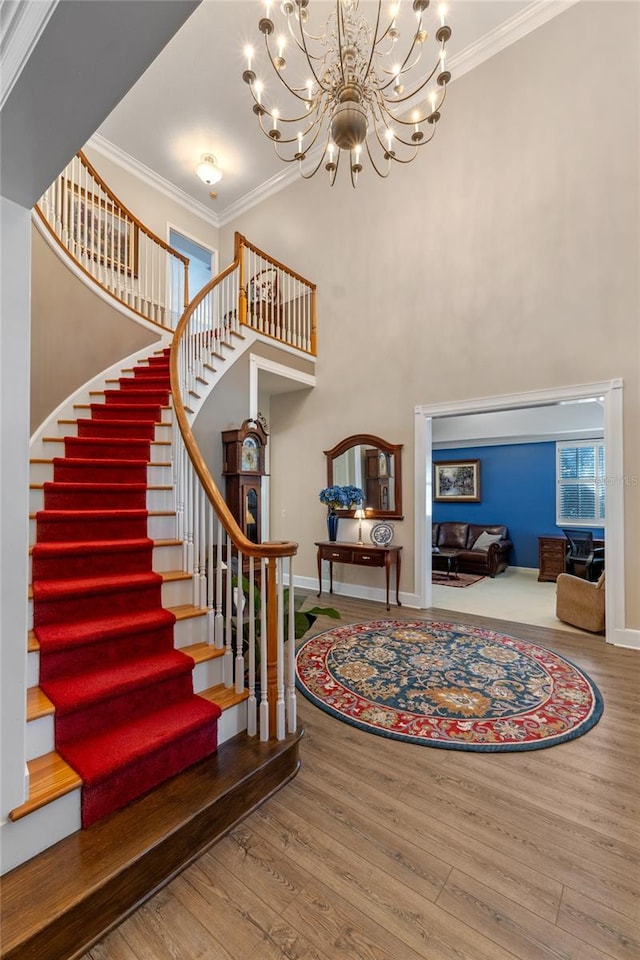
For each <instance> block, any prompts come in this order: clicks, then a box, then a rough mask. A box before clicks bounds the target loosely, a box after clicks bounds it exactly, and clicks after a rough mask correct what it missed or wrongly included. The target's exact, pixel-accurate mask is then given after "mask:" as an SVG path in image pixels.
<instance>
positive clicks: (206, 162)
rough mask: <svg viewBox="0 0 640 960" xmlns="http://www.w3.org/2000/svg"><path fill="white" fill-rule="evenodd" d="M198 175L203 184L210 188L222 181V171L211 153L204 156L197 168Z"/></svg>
mask: <svg viewBox="0 0 640 960" xmlns="http://www.w3.org/2000/svg"><path fill="white" fill-rule="evenodd" d="M196 173H197V174H198V176H199V177H200V179H201V180H202V182H203V183H206V184H207V186H209V187H210V186H213V184H214V183H218V182H219V181H220V180H222V170H221V169H220V167H219V166H218V162H217V160H216V158H215V157H214V156H213V155H212V154H210V153H205V154H204V155H203V157H202V159H201V160H200V163H199V164H198V166H197V167H196Z"/></svg>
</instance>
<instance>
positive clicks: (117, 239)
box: [66, 181, 138, 277]
mask: <svg viewBox="0 0 640 960" xmlns="http://www.w3.org/2000/svg"><path fill="white" fill-rule="evenodd" d="M66 192H67V198H68V200H67V204H68V207H67V224H68V229H69V232H70V234H71V238H72V239H73V241H74V243H75V244H76V246H77V249H78V252H79V254H80V256H81V257H82V256H83V255H84V256H87V257H89V258H90V259H92V260H96V261H98V263H100V264H102V265H103V266H106V267H107V268H108V269H109V270H117V271H119V272H120V273H126V274H128V276H133V277H137V276H138V226H137V224H136V223H134V221H133V220H131V219H130V217H128V216H127V214H126V213H125V211H124V210H122V209H120V208H119V207H116V206H114V205H113V204H112V203H111V202H110V201H109V200H106V199H105V198H103V197H98V196H96V195H95V194H93V193H90V192H89V191H88V190H85V189H84V188H82V187H79V186H78V185H77V184H75V185H74V184H71V182H69V181H67V184H66Z"/></svg>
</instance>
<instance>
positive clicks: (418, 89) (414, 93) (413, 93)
mask: <svg viewBox="0 0 640 960" xmlns="http://www.w3.org/2000/svg"><path fill="white" fill-rule="evenodd" d="M440 63H441V61H440V58H438V60H437V61H436V65H435V67H434V68H433V70H432V71H431V73H429V74H428V75H427V76H426V77H425V78H424V80H422V81H421V82H420V83H419V84H418V86H417V87H414V88H413V89H412V90H410V91H409V92H408V93H406V94H405V95H404V96H402V97H395V98H394V99H393V100H392V99H391V98H390V97H387V96H385V94H384V91H383V89H382V88H381V89H380V93H381V94H382V96H381V98H380V103H381V104H384V110H385V112H386V113H387V114H388V115H389V116H393V114H391V113H390V112H389V110H388V108H387V106H386V105H387V104H391V106H394V107H395V106H397V105H398V104H400V103H406V102H407V101H408V100H413V99H414V98H415V97H417V96H418V95H419V94H420V93H421V92H422V91H423V90H424V88H425V87H426V86H427V85H428V84H429V83H431V81H432V80H433V78H434V76H435V75H436V73H437V72H438V70H439V65H440ZM386 86H388V84H387V85H386ZM440 86H442V87H443V89H445V90H446V86H447V85H446V83H443V84H440ZM385 89H386V88H385ZM443 100H444V97H443ZM440 102H441V103H442V101H440Z"/></svg>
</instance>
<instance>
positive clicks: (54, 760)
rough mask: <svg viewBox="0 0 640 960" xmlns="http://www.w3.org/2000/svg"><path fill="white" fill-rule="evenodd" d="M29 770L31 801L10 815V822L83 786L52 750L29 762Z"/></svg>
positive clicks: (74, 773) (73, 771) (75, 774)
mask: <svg viewBox="0 0 640 960" xmlns="http://www.w3.org/2000/svg"><path fill="white" fill-rule="evenodd" d="M27 768H28V770H29V799H28V800H25V802H24V803H23V804H21V805H20V806H19V807H16V808H15V809H14V810H12V811H11V812H10V814H9V819H10V820H13V821H15V820H20V819H21V818H22V817H26V816H27V814H29V813H33V811H34V810H38V809H39V808H40V807H43V806H45V804H47V803H51V802H52V801H53V800H58V799H59V798H60V797H64V796H65V794H67V793H71V791H72V790H77V789H78V788H79V787H81V786H82V780H81V779H80V777H79V776H78V774H77V773H76V772H75V770H72V769H71V767H70V766H69V764H68V763H65V761H64V760H63V759H62V757H61V756H60V754H59V753H56V752H55V750H52V751H51V753H45V754H44V755H43V756H41V757H36V758H35V759H34V760H27Z"/></svg>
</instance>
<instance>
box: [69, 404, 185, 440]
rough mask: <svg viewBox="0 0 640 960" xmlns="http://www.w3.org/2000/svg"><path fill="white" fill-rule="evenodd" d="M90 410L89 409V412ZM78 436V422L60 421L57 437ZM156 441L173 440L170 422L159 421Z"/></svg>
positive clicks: (80, 417)
mask: <svg viewBox="0 0 640 960" xmlns="http://www.w3.org/2000/svg"><path fill="white" fill-rule="evenodd" d="M88 413H89V411H87V414H88ZM88 419H89V417H88V416H86V417H83V416H80V415H79V416H78V420H88ZM77 436H78V425H77V424H76V423H70V422H69V421H68V420H66V421H61V420H59V421H58V424H57V428H56V437H77ZM154 440H155V441H156V442H160V441H161V440H171V424H170V423H157V424H156V428H155V437H154Z"/></svg>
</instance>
